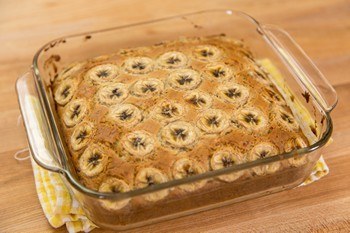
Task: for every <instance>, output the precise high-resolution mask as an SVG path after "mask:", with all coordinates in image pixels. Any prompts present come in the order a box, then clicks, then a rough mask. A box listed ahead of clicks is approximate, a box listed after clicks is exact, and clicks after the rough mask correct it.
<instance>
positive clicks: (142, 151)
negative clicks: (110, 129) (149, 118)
mask: <svg viewBox="0 0 350 233" xmlns="http://www.w3.org/2000/svg"><path fill="white" fill-rule="evenodd" d="M122 145H123V148H124V149H125V150H126V151H127V152H129V153H130V154H131V155H134V156H137V157H141V156H145V155H147V154H149V153H151V152H152V151H153V150H154V139H153V137H152V135H151V134H150V133H148V132H146V131H143V130H142V131H134V132H131V133H129V134H127V135H126V136H125V137H124V138H123V139H122Z"/></svg>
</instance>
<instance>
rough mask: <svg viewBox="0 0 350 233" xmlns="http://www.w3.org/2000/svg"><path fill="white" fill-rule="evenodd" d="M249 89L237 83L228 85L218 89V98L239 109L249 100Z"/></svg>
mask: <svg viewBox="0 0 350 233" xmlns="http://www.w3.org/2000/svg"><path fill="white" fill-rule="evenodd" d="M249 95H250V93H249V90H248V88H247V87H244V86H242V85H239V84H236V83H226V84H224V85H220V86H219V87H218V96H219V97H220V98H221V99H222V100H223V101H225V102H227V103H231V104H234V105H236V106H237V107H239V106H242V105H244V104H246V103H247V101H248V98H249Z"/></svg>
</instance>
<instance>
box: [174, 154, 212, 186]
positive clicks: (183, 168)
mask: <svg viewBox="0 0 350 233" xmlns="http://www.w3.org/2000/svg"><path fill="white" fill-rule="evenodd" d="M203 172H204V168H203V167H202V166H201V165H200V164H199V163H197V162H195V161H192V160H190V159H188V158H181V159H178V160H177V161H176V162H175V163H174V165H173V177H174V179H183V178H186V177H189V176H193V175H197V174H201V173H203ZM205 183H206V180H201V181H197V182H194V183H190V184H183V185H180V186H179V188H180V189H182V190H184V191H188V192H193V191H195V190H196V189H199V188H202V187H203V186H204V185H205Z"/></svg>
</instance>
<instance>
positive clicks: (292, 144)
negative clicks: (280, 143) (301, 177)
mask: <svg viewBox="0 0 350 233" xmlns="http://www.w3.org/2000/svg"><path fill="white" fill-rule="evenodd" d="M304 147H307V144H306V142H305V141H304V140H303V139H302V138H301V137H296V138H291V139H289V140H288V141H287V143H286V144H285V145H284V150H285V152H291V151H293V150H297V149H301V148H304ZM288 162H289V164H290V165H292V166H293V167H300V166H302V165H304V164H306V162H307V158H306V156H300V155H296V156H295V157H293V158H290V159H288Z"/></svg>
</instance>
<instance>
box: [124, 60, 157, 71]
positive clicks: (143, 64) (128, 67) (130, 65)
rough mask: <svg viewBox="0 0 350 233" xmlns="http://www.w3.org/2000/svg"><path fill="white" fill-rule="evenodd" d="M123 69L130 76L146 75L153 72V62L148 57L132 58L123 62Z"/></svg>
mask: <svg viewBox="0 0 350 233" xmlns="http://www.w3.org/2000/svg"><path fill="white" fill-rule="evenodd" d="M123 67H124V69H125V71H126V72H128V73H131V74H147V73H149V72H151V71H152V70H153V67H154V64H153V60H152V59H151V58H148V57H132V58H128V59H127V60H125V62H124V64H123Z"/></svg>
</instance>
